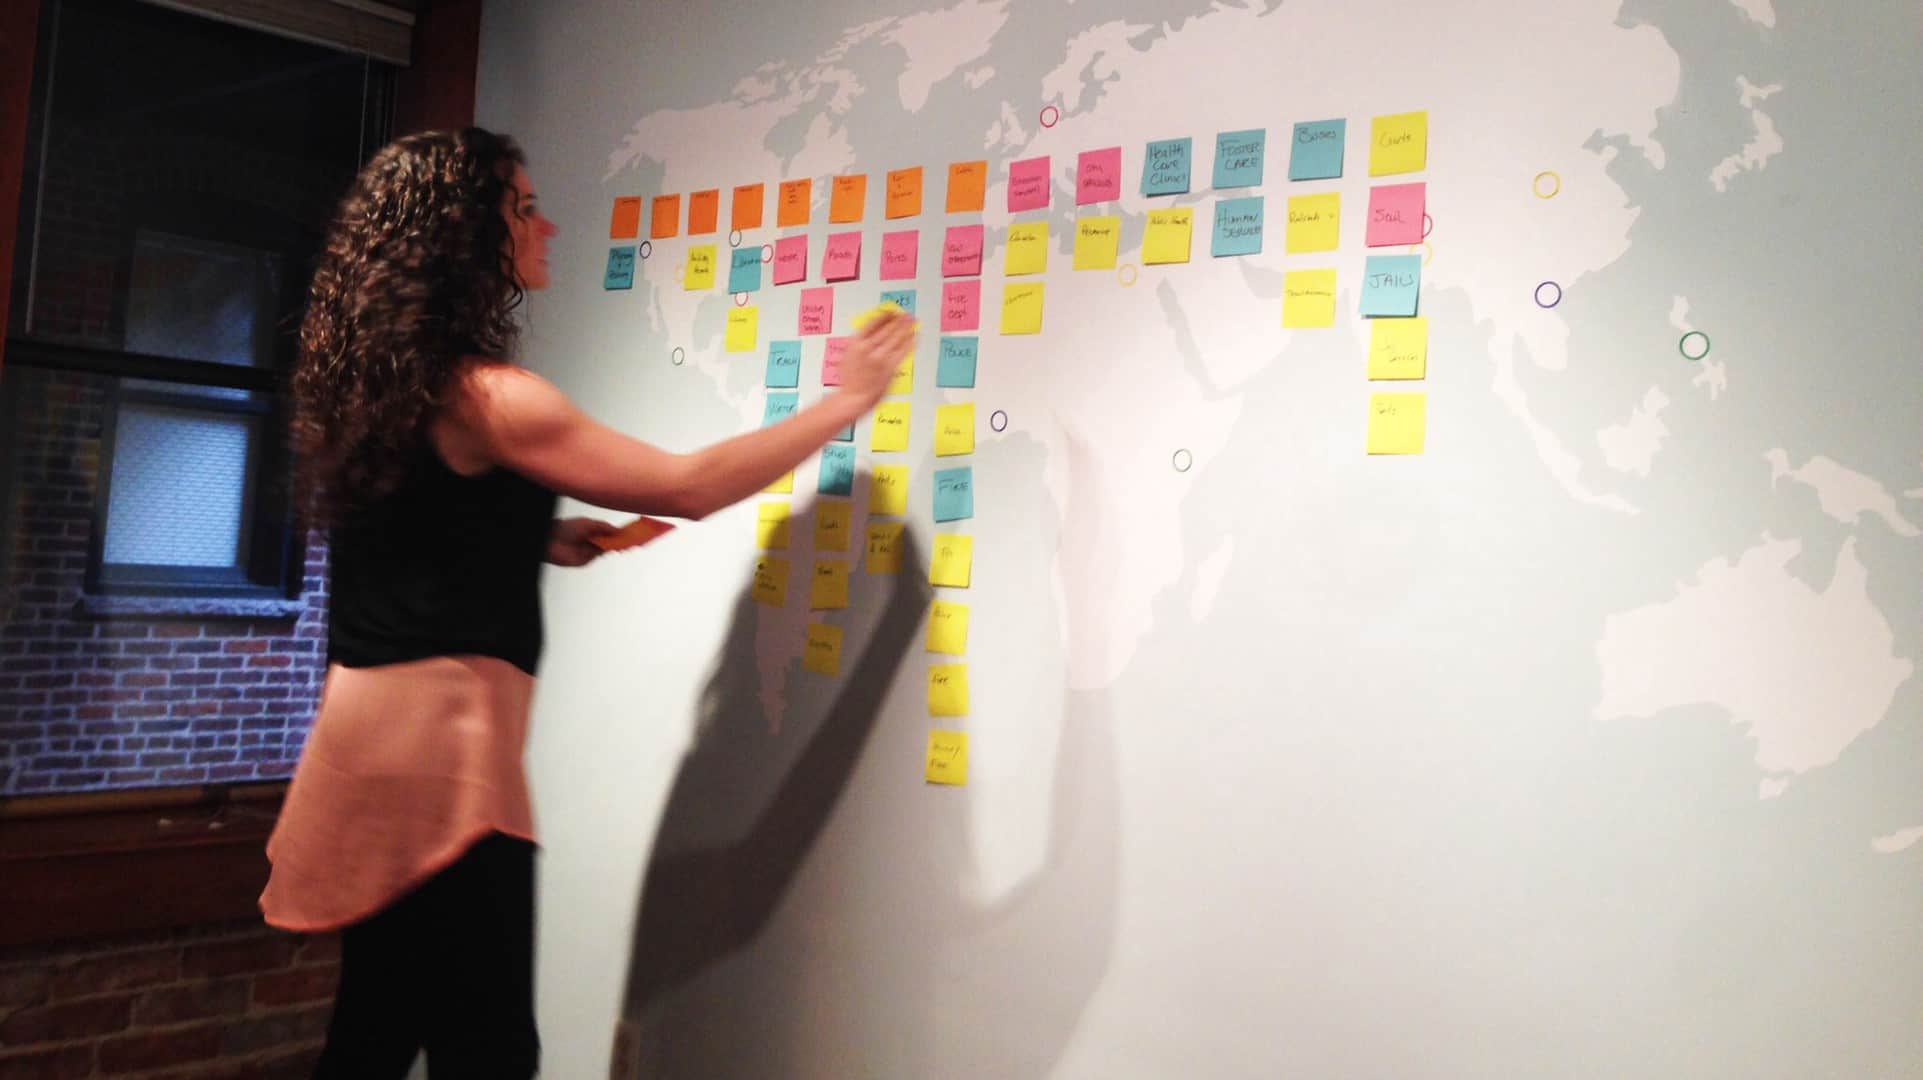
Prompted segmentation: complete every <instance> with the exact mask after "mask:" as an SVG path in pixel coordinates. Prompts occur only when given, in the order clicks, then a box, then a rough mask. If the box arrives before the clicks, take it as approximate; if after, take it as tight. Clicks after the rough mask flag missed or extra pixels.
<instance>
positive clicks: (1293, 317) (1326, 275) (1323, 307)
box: [1282, 270, 1335, 329]
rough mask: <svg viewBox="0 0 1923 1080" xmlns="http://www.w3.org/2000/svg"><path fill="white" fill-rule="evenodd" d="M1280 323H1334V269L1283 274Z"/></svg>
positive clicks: (1304, 325)
mask: <svg viewBox="0 0 1923 1080" xmlns="http://www.w3.org/2000/svg"><path fill="white" fill-rule="evenodd" d="M1282 325H1283V326H1285V327H1288V328H1290V329H1307V328H1310V327H1317V326H1334V325H1335V271H1334V270H1290V271H1289V272H1287V273H1285V274H1283V275H1282Z"/></svg>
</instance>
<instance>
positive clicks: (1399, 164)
mask: <svg viewBox="0 0 1923 1080" xmlns="http://www.w3.org/2000/svg"><path fill="white" fill-rule="evenodd" d="M1428 164H1429V114H1428V112H1426V111H1423V112H1406V113H1396V114H1395V115H1394V116H1378V117H1376V118H1375V119H1374V120H1372V121H1370V122H1369V175H1370V176H1393V175H1395V174H1396V173H1408V172H1420V171H1421V170H1423V169H1425V168H1427V167H1428Z"/></svg>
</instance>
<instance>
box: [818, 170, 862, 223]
mask: <svg viewBox="0 0 1923 1080" xmlns="http://www.w3.org/2000/svg"><path fill="white" fill-rule="evenodd" d="M867 204H868V176H867V174H866V173H857V174H855V175H854V176H837V177H835V185H834V187H833V188H831V189H830V190H829V192H828V220H829V221H830V222H833V223H843V222H849V221H860V220H861V212H862V211H863V210H864V209H866V208H867Z"/></svg>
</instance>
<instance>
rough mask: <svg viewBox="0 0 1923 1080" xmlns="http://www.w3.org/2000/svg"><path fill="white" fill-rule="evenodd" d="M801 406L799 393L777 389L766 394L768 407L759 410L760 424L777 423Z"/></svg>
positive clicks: (791, 414)
mask: <svg viewBox="0 0 1923 1080" xmlns="http://www.w3.org/2000/svg"><path fill="white" fill-rule="evenodd" d="M800 407H801V395H800V394H794V393H789V392H787V391H784V390H777V391H775V392H774V393H772V394H769V395H768V407H767V408H766V409H763V410H762V412H761V426H762V427H767V426H768V425H770V424H779V423H781V422H782V421H783V420H786V419H788V418H789V417H790V416H793V415H794V414H795V410H796V409H798V408H800Z"/></svg>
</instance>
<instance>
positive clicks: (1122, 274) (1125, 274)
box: [1115, 263, 1142, 288]
mask: <svg viewBox="0 0 1923 1080" xmlns="http://www.w3.org/2000/svg"><path fill="white" fill-rule="evenodd" d="M1141 273H1142V272H1141V271H1140V270H1137V269H1136V268H1135V264H1134V263H1123V264H1122V265H1120V266H1118V267H1116V268H1115V280H1116V281H1119V282H1121V283H1122V287H1123V288H1127V287H1129V286H1130V285H1133V284H1135V279H1136V278H1138V277H1140V276H1141Z"/></svg>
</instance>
